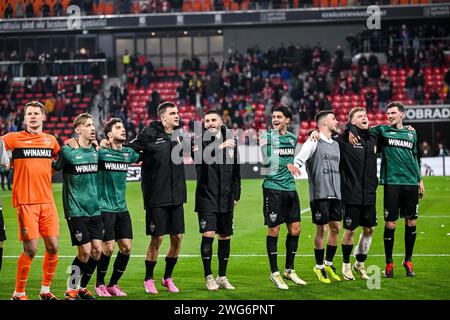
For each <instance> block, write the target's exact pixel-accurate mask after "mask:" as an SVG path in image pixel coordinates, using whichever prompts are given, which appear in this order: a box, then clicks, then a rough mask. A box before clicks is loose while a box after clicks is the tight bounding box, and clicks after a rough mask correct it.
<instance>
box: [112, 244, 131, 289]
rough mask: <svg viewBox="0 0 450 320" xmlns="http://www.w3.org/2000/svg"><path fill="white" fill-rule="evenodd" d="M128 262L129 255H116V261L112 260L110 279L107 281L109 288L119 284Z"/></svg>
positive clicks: (119, 253)
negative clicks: (112, 266)
mask: <svg viewBox="0 0 450 320" xmlns="http://www.w3.org/2000/svg"><path fill="white" fill-rule="evenodd" d="M129 260H130V255H126V254H123V253H121V252H120V251H119V252H118V253H117V257H116V260H114V268H113V273H112V276H111V279H110V280H109V285H108V286H109V287H112V286H114V285H116V284H117V283H118V282H119V279H120V277H122V275H123V273H124V272H125V269H126V268H127V265H128V261H129Z"/></svg>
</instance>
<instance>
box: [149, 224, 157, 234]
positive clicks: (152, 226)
mask: <svg viewBox="0 0 450 320" xmlns="http://www.w3.org/2000/svg"><path fill="white" fill-rule="evenodd" d="M155 228H156V226H155V224H154V223H153V222H152V223H150V231H151V232H154V231H155Z"/></svg>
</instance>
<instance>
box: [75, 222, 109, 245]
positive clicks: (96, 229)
mask: <svg viewBox="0 0 450 320" xmlns="http://www.w3.org/2000/svg"><path fill="white" fill-rule="evenodd" d="M67 224H68V225H69V231H70V238H71V239H72V245H73V246H82V245H83V244H86V243H88V242H91V241H92V240H103V237H104V234H105V230H104V229H103V221H102V216H101V215H98V216H93V217H68V218H67Z"/></svg>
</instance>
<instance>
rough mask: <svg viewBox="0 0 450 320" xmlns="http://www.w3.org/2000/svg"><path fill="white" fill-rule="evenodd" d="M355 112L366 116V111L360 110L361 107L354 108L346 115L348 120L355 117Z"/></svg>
mask: <svg viewBox="0 0 450 320" xmlns="http://www.w3.org/2000/svg"><path fill="white" fill-rule="evenodd" d="M357 112H365V113H366V114H367V111H366V109H364V108H362V107H355V108H353V109H352V110H350V113H349V114H348V120H349V121H351V120H352V119H353V116H354V115H355V113H357Z"/></svg>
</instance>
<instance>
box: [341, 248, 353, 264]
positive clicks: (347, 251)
mask: <svg viewBox="0 0 450 320" xmlns="http://www.w3.org/2000/svg"><path fill="white" fill-rule="evenodd" d="M352 250H353V245H352V244H343V245H342V261H343V262H344V263H350V255H351V254H352Z"/></svg>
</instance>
